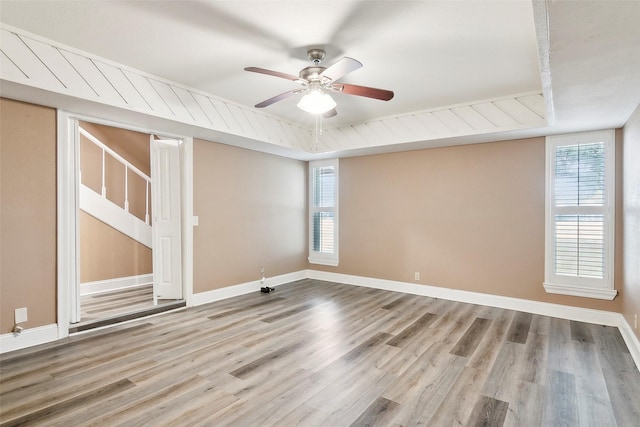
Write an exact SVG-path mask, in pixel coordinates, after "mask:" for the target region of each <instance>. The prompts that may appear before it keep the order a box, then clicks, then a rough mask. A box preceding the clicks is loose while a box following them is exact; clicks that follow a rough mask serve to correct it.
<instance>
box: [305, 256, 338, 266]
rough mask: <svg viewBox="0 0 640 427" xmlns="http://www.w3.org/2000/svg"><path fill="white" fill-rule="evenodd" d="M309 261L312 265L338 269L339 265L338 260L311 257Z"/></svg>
mask: <svg viewBox="0 0 640 427" xmlns="http://www.w3.org/2000/svg"><path fill="white" fill-rule="evenodd" d="M308 259H309V262H310V263H311V264H320V265H329V266H331V267H337V266H338V264H339V261H338V260H337V259H322V258H312V257H309V258H308Z"/></svg>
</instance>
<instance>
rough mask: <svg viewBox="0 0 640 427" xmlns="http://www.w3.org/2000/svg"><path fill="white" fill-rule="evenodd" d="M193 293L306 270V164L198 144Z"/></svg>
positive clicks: (195, 187) (195, 168)
mask: <svg viewBox="0 0 640 427" xmlns="http://www.w3.org/2000/svg"><path fill="white" fill-rule="evenodd" d="M193 157H194V162H193V163H194V176H193V179H194V215H197V216H198V217H199V223H200V225H199V226H197V227H194V286H193V287H194V292H195V293H197V292H205V291H209V290H213V289H217V288H221V287H225V286H230V285H236V284H240V283H245V282H249V281H253V280H259V279H260V267H261V266H264V268H265V273H266V275H267V277H270V276H275V275H279V274H284V273H290V272H293V271H298V270H303V269H305V268H306V266H307V264H306V257H307V229H306V196H305V194H306V188H307V187H306V171H307V168H306V163H304V162H300V161H296V160H290V159H285V158H281V157H277V156H272V155H268V154H264V153H258V152H255V151H250V150H245V149H241V148H236V147H230V146H227V145H222V144H217V143H212V142H206V141H200V140H195V141H194V155H193Z"/></svg>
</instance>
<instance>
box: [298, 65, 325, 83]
mask: <svg viewBox="0 0 640 427" xmlns="http://www.w3.org/2000/svg"><path fill="white" fill-rule="evenodd" d="M326 69H327V68H326V67H319V66H317V65H313V66H310V67H306V68H303V69H302V70H300V73H299V74H298V75H299V76H300V78H301V79H302V80H307V81H309V82H312V81H316V80H320V74H322V72H323V71H324V70H326Z"/></svg>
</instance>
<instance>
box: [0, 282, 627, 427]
mask: <svg viewBox="0 0 640 427" xmlns="http://www.w3.org/2000/svg"><path fill="white" fill-rule="evenodd" d="M0 362H1V366H0V387H1V391H0V409H1V415H0V423H2V425H3V426H4V425H7V426H9V425H47V426H55V425H61V426H85V425H96V426H106V425H108V426H116V425H123V426H139V425H150V426H164V425H167V426H169V425H170V426H183V425H208V426H209V425H210V426H223V425H230V426H295V425H303V426H349V425H354V426H365V425H380V426H413V425H425V426H449V425H461V426H465V425H468V426H481V425H482V426H502V425H505V426H516V425H519V426H560V425H562V426H616V425H617V426H620V427H623V426H624V427H626V426H638V425H640V373H639V372H638V370H637V369H636V367H635V365H634V363H633V360H632V358H631V356H630V354H629V352H628V349H627V347H626V346H625V344H624V341H623V340H622V337H621V336H620V334H619V332H618V330H617V329H615V328H611V327H604V326H597V325H591V324H585V323H579V322H572V321H567V320H560V319H555V318H550V317H544V316H538V315H531V314H526V313H521V312H515V311H509V310H502V309H496V308H491V307H483V306H478V305H472V304H463V303H456V302H450V301H444V300H437V299H433V298H427V297H420V296H415V295H406V294H401V293H394V292H388V291H382V290H375V289H367V288H361V287H355V286H349V285H343V284H336V283H328V282H320V281H313V280H303V281H300V282H296V283H293V284H289V285H284V286H281V287H278V288H277V290H276V291H275V292H274V293H270V294H262V293H260V292H257V291H256V292H255V293H253V294H249V295H245V296H241V297H236V298H232V299H228V300H224V301H220V302H217V303H213V304H208V305H204V306H200V307H195V308H190V309H185V310H183V311H180V312H171V313H167V314H163V315H160V316H157V317H153V318H148V319H142V320H139V321H136V322H134V323H130V324H127V325H120V326H115V327H113V328H111V329H109V330H102V331H93V332H90V333H86V334H81V335H77V336H74V337H72V338H70V339H68V340H66V342H63V343H59V344H56V345H47V346H45V347H44V348H40V349H27V350H22V351H19V352H14V353H10V354H6V355H3V356H2V358H1V359H0Z"/></svg>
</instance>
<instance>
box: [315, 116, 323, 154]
mask: <svg viewBox="0 0 640 427" xmlns="http://www.w3.org/2000/svg"><path fill="white" fill-rule="evenodd" d="M321 115H322V114H316V115H315V116H316V151H318V149H319V144H318V133H319V132H318V123H319V121H320V116H321Z"/></svg>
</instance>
